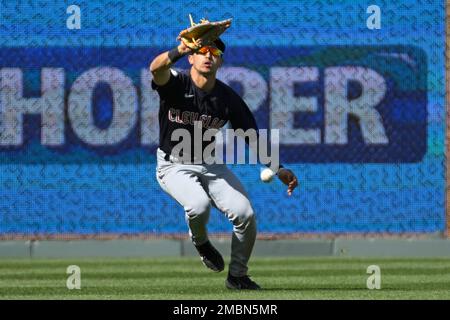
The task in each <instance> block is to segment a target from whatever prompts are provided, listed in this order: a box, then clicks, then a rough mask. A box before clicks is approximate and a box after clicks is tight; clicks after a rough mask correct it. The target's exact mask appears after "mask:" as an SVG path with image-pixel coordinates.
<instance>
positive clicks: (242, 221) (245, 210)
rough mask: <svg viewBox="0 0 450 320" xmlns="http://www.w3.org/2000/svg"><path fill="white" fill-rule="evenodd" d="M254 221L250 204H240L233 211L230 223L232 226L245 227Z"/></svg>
mask: <svg viewBox="0 0 450 320" xmlns="http://www.w3.org/2000/svg"><path fill="white" fill-rule="evenodd" d="M255 219H256V217H255V212H254V211H253V208H252V206H251V204H250V202H246V203H242V204H241V205H239V206H237V207H235V208H234V210H233V218H232V222H233V224H234V225H247V224H248V223H250V222H253V221H254V220H255Z"/></svg>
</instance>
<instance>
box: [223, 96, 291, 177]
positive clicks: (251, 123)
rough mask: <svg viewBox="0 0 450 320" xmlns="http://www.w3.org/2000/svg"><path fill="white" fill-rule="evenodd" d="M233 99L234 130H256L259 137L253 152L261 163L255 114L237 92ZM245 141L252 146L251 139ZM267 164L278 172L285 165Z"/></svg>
mask: <svg viewBox="0 0 450 320" xmlns="http://www.w3.org/2000/svg"><path fill="white" fill-rule="evenodd" d="M231 96H232V97H233V98H232V101H231V102H230V105H231V106H232V108H231V111H230V123H231V127H232V128H233V129H234V130H237V129H242V130H243V131H244V132H245V131H247V130H248V129H254V130H256V138H257V140H258V141H257V148H258V149H257V150H253V152H256V154H257V155H258V161H259V162H260V163H262V162H261V159H260V156H259V155H260V152H259V146H260V145H259V132H258V125H257V124H256V120H255V117H254V116H253V114H252V112H251V111H250V108H249V107H248V105H247V104H246V103H245V101H244V100H243V99H242V98H241V97H240V96H239V95H238V94H236V93H235V92H233V93H232V94H231ZM245 142H246V143H247V144H248V145H249V146H251V141H250V139H249V138H248V137H246V138H245ZM264 165H265V166H267V167H269V168H271V169H274V171H275V172H277V171H278V170H279V169H280V168H283V165H282V164H280V163H279V162H277V164H275V163H273V165H275V168H272V163H264Z"/></svg>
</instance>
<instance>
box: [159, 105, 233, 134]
mask: <svg viewBox="0 0 450 320" xmlns="http://www.w3.org/2000/svg"><path fill="white" fill-rule="evenodd" d="M167 116H168V118H169V121H171V122H176V123H182V124H185V125H188V124H190V125H194V121H201V122H202V127H203V128H205V129H220V128H222V127H223V125H224V124H225V123H226V122H227V120H222V119H220V118H217V117H214V118H213V117H212V116H209V115H206V114H202V115H200V113H198V112H193V111H181V110H180V109H175V108H170V109H169V112H168V113H167Z"/></svg>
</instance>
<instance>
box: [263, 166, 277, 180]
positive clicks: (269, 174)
mask: <svg viewBox="0 0 450 320" xmlns="http://www.w3.org/2000/svg"><path fill="white" fill-rule="evenodd" d="M274 175H275V172H273V171H272V170H270V169H269V168H266V169H264V170H262V171H261V180H262V181H263V182H270V181H272V179H273V176H274Z"/></svg>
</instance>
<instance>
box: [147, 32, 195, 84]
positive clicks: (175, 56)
mask: <svg viewBox="0 0 450 320" xmlns="http://www.w3.org/2000/svg"><path fill="white" fill-rule="evenodd" d="M198 44H199V46H201V40H199V41H198ZM194 50H195V48H190V47H188V46H187V45H186V44H185V43H184V42H183V41H181V43H180V44H179V45H178V46H177V47H175V48H173V49H172V50H170V51H166V52H163V53H161V54H160V55H158V56H157V57H156V58H155V59H153V61H152V62H151V63H150V72H151V74H152V77H153V81H154V82H155V83H156V84H157V85H159V86H163V85H165V84H166V83H167V82H168V81H169V79H170V67H171V66H172V64H174V63H175V62H177V61H178V60H179V59H180V58H181V57H183V56H185V55H188V54H190V53H191V52H193V51H194Z"/></svg>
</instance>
